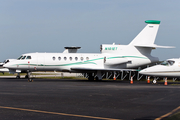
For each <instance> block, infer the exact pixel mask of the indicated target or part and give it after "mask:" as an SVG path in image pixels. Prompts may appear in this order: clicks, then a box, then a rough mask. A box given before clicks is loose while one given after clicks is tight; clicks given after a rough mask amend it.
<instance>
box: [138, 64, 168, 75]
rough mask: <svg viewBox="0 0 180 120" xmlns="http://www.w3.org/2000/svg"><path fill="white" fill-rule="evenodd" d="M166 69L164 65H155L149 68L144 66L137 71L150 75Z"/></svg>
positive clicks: (158, 73) (159, 73)
mask: <svg viewBox="0 0 180 120" xmlns="http://www.w3.org/2000/svg"><path fill="white" fill-rule="evenodd" d="M166 69H167V67H166V66H162V65H155V66H152V67H149V68H145V69H143V70H141V71H140V72H139V73H140V74H142V75H150V76H160V75H161V73H162V72H164V71H165V70H166Z"/></svg>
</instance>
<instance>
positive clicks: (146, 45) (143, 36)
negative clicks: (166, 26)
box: [101, 20, 174, 56]
mask: <svg viewBox="0 0 180 120" xmlns="http://www.w3.org/2000/svg"><path fill="white" fill-rule="evenodd" d="M145 23H147V25H146V26H145V28H144V29H143V30H142V31H141V32H140V33H139V34H138V35H137V36H136V37H135V38H134V39H133V40H132V41H131V42H130V43H129V44H128V45H115V44H111V45H110V44H103V45H102V46H101V51H102V53H119V52H121V53H122V51H123V52H126V53H128V52H129V53H133V54H143V55H145V56H149V55H150V53H151V50H152V49H155V48H174V47H172V46H159V45H156V44H154V42H155V39H156V35H157V32H158V29H159V25H160V21H158V20H147V21H145ZM134 47H135V48H136V50H135V49H134ZM127 51H128V52H127Z"/></svg>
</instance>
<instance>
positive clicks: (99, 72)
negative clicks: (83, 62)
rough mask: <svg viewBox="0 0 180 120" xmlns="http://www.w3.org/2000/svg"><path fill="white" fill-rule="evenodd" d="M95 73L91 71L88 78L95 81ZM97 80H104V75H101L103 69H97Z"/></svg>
mask: <svg viewBox="0 0 180 120" xmlns="http://www.w3.org/2000/svg"><path fill="white" fill-rule="evenodd" d="M93 75H94V73H89V74H88V76H89V77H88V80H89V81H93V80H94V76H93ZM95 80H97V81H100V80H102V76H101V71H97V75H96V77H95Z"/></svg>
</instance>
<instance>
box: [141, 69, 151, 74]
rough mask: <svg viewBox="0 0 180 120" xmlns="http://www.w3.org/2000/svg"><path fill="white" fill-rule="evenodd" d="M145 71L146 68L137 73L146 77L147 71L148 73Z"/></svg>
mask: <svg viewBox="0 0 180 120" xmlns="http://www.w3.org/2000/svg"><path fill="white" fill-rule="evenodd" d="M147 69H148V68H146V69H143V70H141V71H140V72H139V73H140V74H142V75H148V73H149V71H148V70H147Z"/></svg>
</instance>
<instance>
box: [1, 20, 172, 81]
mask: <svg viewBox="0 0 180 120" xmlns="http://www.w3.org/2000/svg"><path fill="white" fill-rule="evenodd" d="M145 23H147V25H146V26H145V28H144V29H143V30H142V31H141V32H140V33H139V34H138V35H137V36H136V37H135V38H134V39H133V40H132V41H131V42H130V43H129V44H128V45H117V44H114V43H113V44H102V45H101V46H100V49H101V53H76V52H74V50H71V49H69V50H66V51H65V52H63V53H27V54H23V55H21V56H20V57H19V58H18V59H17V60H15V61H12V62H8V63H7V64H5V65H3V67H5V68H7V69H9V71H11V73H12V72H17V73H21V72H26V73H27V76H28V80H29V81H31V78H30V74H31V72H33V71H62V72H74V73H88V76H89V77H88V80H94V78H96V80H101V79H102V73H103V72H108V71H111V72H116V71H124V70H125V71H126V70H127V71H129V70H132V69H134V68H137V67H139V66H144V65H147V64H150V63H153V62H158V61H159V59H158V58H157V57H153V56H151V51H152V49H155V48H172V47H170V46H158V45H156V44H154V41H155V38H156V35H157V31H158V28H159V25H160V21H157V20H147V21H145ZM95 76H96V77H95Z"/></svg>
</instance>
